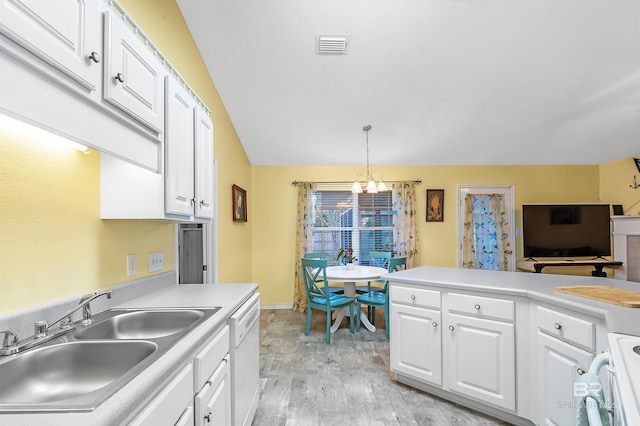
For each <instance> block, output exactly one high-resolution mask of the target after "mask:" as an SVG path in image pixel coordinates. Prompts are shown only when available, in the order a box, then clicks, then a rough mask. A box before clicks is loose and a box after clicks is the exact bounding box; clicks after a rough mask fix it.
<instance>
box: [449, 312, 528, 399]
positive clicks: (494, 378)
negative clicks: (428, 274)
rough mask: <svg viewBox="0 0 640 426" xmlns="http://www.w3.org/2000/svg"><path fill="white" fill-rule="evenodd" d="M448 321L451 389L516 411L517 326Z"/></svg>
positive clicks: (477, 320)
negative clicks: (515, 329) (515, 327)
mask: <svg viewBox="0 0 640 426" xmlns="http://www.w3.org/2000/svg"><path fill="white" fill-rule="evenodd" d="M446 320H447V321H446V324H445V325H446V326H447V328H448V330H446V332H445V336H444V344H445V346H446V348H447V350H448V354H447V355H448V356H446V358H445V359H446V360H447V363H448V367H447V375H448V376H447V377H448V382H449V389H450V390H451V391H453V392H457V393H460V394H463V395H466V396H469V397H472V398H475V399H477V400H480V401H484V402H487V403H489V404H493V405H496V406H498V407H502V408H506V409H508V410H515V404H516V397H515V392H516V385H515V374H516V368H515V332H514V325H513V324H508V323H503V322H499V321H493V320H487V319H482V318H472V317H467V316H463V315H456V314H451V313H448V314H447V318H446ZM446 353H447V352H445V354H446Z"/></svg>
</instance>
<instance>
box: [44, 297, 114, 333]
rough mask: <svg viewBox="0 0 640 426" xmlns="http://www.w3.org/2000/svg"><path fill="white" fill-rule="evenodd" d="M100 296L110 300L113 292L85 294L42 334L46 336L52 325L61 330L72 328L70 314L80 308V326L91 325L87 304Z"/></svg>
mask: <svg viewBox="0 0 640 426" xmlns="http://www.w3.org/2000/svg"><path fill="white" fill-rule="evenodd" d="M100 296H107V299H111V297H112V296H113V290H103V291H95V292H93V293H87V294H85V295H84V296H82V298H81V299H80V302H79V303H78V305H77V306H75V307H73V308H71V309H69V310H68V311H67V312H65V313H64V315H62V317H60V318H59V319H57V320H55V321H54V322H52V323H51V324H48V325H46V326H45V331H44V334H45V335H46V333H47V331H49V329H50V328H51V327H53V326H54V325H56V324H57V323H60V329H62V330H64V329H68V328H70V327H72V325H71V314H73V313H74V312H75V311H77V310H78V309H80V308H82V324H84V325H89V324H91V322H92V319H91V306H90V305H89V303H90V302H91V301H92V300H94V299H97V298H98V297H100ZM36 324H37V323H36ZM36 328H37V327H36ZM36 334H38V333H37V331H36Z"/></svg>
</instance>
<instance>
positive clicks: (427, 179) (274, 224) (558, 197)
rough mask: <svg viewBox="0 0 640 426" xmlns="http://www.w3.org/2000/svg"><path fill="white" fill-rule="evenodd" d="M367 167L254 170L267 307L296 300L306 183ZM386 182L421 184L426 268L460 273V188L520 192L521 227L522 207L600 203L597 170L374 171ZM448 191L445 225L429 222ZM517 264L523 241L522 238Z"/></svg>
mask: <svg viewBox="0 0 640 426" xmlns="http://www.w3.org/2000/svg"><path fill="white" fill-rule="evenodd" d="M361 169H362V166H349V167H319V166H315V167H314V166H311V167H309V166H304V167H288V166H287V167H257V166H254V167H253V192H254V194H255V195H254V198H253V204H254V206H253V208H254V209H255V210H256V211H257V212H259V213H257V215H256V216H257V217H255V218H254V225H255V226H254V228H253V229H254V234H253V248H254V256H253V272H254V274H253V279H254V281H256V282H258V283H259V284H260V291H261V300H262V303H264V304H290V303H291V302H292V300H293V279H294V260H295V232H296V230H295V218H296V194H297V188H296V187H295V186H292V185H291V182H292V181H294V180H301V181H334V180H338V181H342V180H346V181H349V180H352V179H353V178H354V176H355V173H356V172H358V171H362V170H361ZM373 169H374V171H375V172H379V173H381V174H382V176H384V177H385V179H389V180H413V179H420V180H422V184H420V185H419V186H418V191H417V198H418V218H419V228H418V229H419V236H420V259H421V264H422V265H432V266H456V262H457V260H456V259H457V258H456V253H457V251H456V242H457V222H456V220H457V209H456V191H457V185H458V184H467V185H480V184H482V185H515V193H516V200H515V204H516V227H517V228H521V205H522V204H528V203H532V204H533V203H597V202H600V200H599V198H598V197H599V193H598V189H599V169H598V166H500V167H495V166H404V167H378V166H375V167H373ZM427 188H434V189H444V190H445V207H444V222H429V223H427V222H426V221H425V208H426V207H425V202H426V200H425V199H426V189H427ZM516 242H517V251H516V254H517V255H518V256H517V257H519V258H521V257H522V255H521V253H522V241H521V238H518V239H517V241H516Z"/></svg>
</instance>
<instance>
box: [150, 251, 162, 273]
mask: <svg viewBox="0 0 640 426" xmlns="http://www.w3.org/2000/svg"><path fill="white" fill-rule="evenodd" d="M163 269H164V259H163V256H162V252H157V253H149V272H156V271H161V270H163Z"/></svg>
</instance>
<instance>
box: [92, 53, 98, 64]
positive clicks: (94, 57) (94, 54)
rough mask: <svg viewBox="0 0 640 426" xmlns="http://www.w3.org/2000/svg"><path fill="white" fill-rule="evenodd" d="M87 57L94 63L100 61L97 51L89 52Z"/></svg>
mask: <svg viewBox="0 0 640 426" xmlns="http://www.w3.org/2000/svg"><path fill="white" fill-rule="evenodd" d="M89 59H91V60H92V61H93V62H95V63H96V64H99V63H100V55H98V52H91V55H89Z"/></svg>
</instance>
